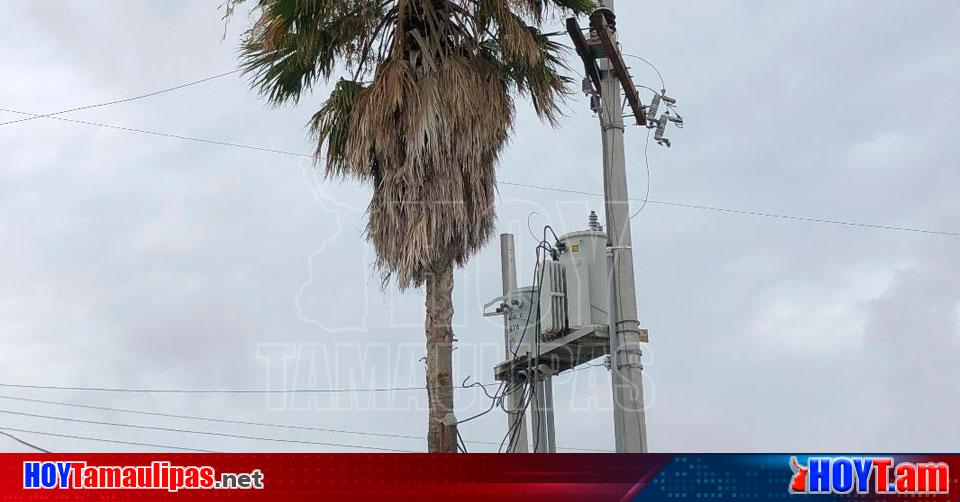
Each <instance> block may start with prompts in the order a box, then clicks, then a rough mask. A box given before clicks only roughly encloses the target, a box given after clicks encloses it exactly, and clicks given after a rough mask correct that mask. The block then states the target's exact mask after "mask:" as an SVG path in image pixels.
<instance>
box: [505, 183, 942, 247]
mask: <svg viewBox="0 0 960 502" xmlns="http://www.w3.org/2000/svg"><path fill="white" fill-rule="evenodd" d="M498 183H500V184H501V185H509V186H517V187H524V188H533V189H536V190H546V191H550V192H560V193H571V194H577V195H587V196H590V197H603V194H599V193H594V192H585V191H582V190H572V189H568V188H556V187H548V186H542V185H531V184H527V183H514V182H510V181H500V182H498ZM630 200H632V201H637V202H640V201H642V200H643V199H637V198H631V199H630ZM647 204H658V205H661V206H670V207H681V208H685V209H697V210H700V211H715V212H720V213H728V214H739V215H745V216H759V217H763V218H778V219H784V220H792V221H804V222H809V223H824V224H829V225H843V226H849V227H861V228H873V229H878V230H895V231H899V232H914V233H920V234H931V235H943V236H947V237H960V233H958V232H944V231H939V230H926V229H922V228H912V227H898V226H891V225H875V224H872V223H858V222H852V221H841V220H828V219H821V218H809V217H806V216H791V215H786V214H777V213H766V212H761V211H748V210H741V209H727V208H723V207H716V206H704V205H699V204H685V203H680V202H668V201H662V200H653V199H650V200H648V201H647Z"/></svg>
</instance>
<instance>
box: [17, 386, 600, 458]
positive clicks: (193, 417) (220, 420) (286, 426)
mask: <svg viewBox="0 0 960 502" xmlns="http://www.w3.org/2000/svg"><path fill="white" fill-rule="evenodd" d="M473 385H477V384H473ZM514 392H515V391H513V392H508V393H507V394H505V396H507V395H510V394H512V393H514ZM0 399H6V400H11V401H21V402H28V403H37V404H49V405H54V406H65V407H71V408H82V409H88V410H97V411H108V412H114V413H130V414H135V415H145V416H154V417H164V418H176V419H182V420H197V421H204V422H213V423H224V424H232V425H249V426H255V427H270V428H276V429H286V430H302V431H308V432H311V431H312V432H332V433H339V434H352V435H358V436H376V437H385V438H396V439H419V440H424V439H427V437H426V436H422V435H415V434H396V433H384V432H364V431H355V430H347V429H330V428H323V427H310V426H304V425H291V424H277V423H268V422H253V421H246V420H234V419H227V418H216V417H204V416H198V415H178V414H175V413H161V412H155V411H146V410H135V409H129V408H112V407H109V406H95V405H88V404H79V403H67V402H63V401H51V400H47V399H34V398H26V397H15V396H3V395H0ZM500 401H501V402H500V406H501V408H502V407H503V403H502V399H501V400H500ZM463 422H466V420H464V421H463ZM461 423H462V422H461ZM0 433H2V430H0ZM467 443H471V444H478V445H493V446H496V445H499V444H501V443H500V442H499V441H481V440H471V441H467ZM558 449H563V450H571V451H596V452H604V451H606V450H594V449H588V448H573V447H562V448H561V447H558Z"/></svg>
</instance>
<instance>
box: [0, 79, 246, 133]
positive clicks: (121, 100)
mask: <svg viewBox="0 0 960 502" xmlns="http://www.w3.org/2000/svg"><path fill="white" fill-rule="evenodd" d="M240 71H242V69H240V68H238V69H236V70H230V71H228V72H224V73H220V74H217V75H213V76H210V77H205V78H202V79H200V80H194V81H193V82H187V83H185V84H180V85H175V86H173V87H168V88H166V89H161V90H159V91H153V92H149V93H147V94H141V95H139V96H133V97H129V98H124V99H117V100H114V101H107V102H105V103H97V104H95V105H84V106H78V107H76V108H69V109H66V110H60V111H59V112H53V113H45V114H41V115H33V114H29V115H33V116H32V117H26V118H22V119H17V120H10V121H7V122H0V126H5V125H10V124H16V123H19V122H27V121H30V120H36V119H40V118H50V117H53V116H55V115H63V114H65V113H72V112H79V111H81V110H89V109H91V108H100V107H101V106H110V105H119V104H120V103H128V102H130V101H136V100H138V99H143V98H149V97H151V96H156V95H158V94H164V93H167V92H172V91H176V90H180V89H183V88H184V87H190V86H192V85H197V84H202V83H204V82H209V81H211V80H215V79H218V78H221V77H226V76H227V75H233V74H234V73H238V72H240ZM12 113H16V112H12Z"/></svg>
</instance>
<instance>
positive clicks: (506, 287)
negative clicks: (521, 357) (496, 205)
mask: <svg viewBox="0 0 960 502" xmlns="http://www.w3.org/2000/svg"><path fill="white" fill-rule="evenodd" d="M500 271H501V272H500V274H501V279H502V284H503V296H504V298H506V297H507V296H508V295H509V294H510V293H512V292H513V291H514V290H516V289H517V252H516V244H515V242H514V238H513V234H500ZM511 345H512V341H511V340H510V320H509V316H507V315H506V314H504V316H503V347H504V350H505V355H506V357H507V360H509V359H510V358H511V356H512V355H513V354H512V351H511ZM516 385H519V382H515V381H510V382H507V430H508V431H515V430H517V429H519V430H517V433H516V434H511V435H510V438H511V439H510V444H509V445H507V452H508V453H527V452H528V451H529V450H528V449H527V418H526V416H525V415H524V413H523V410H521V409H520V402H521V400H522V399H523V395H522V394H523V393H522V392H512V391H515V390H516V389H515V386H516Z"/></svg>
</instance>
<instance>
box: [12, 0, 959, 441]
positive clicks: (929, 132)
mask: <svg viewBox="0 0 960 502" xmlns="http://www.w3.org/2000/svg"><path fill="white" fill-rule="evenodd" d="M618 4H619V5H618V6H617V7H618V10H619V12H618V19H619V24H620V30H621V41H622V43H623V47H624V51H625V52H627V53H631V54H635V55H638V56H642V57H644V58H647V59H649V60H650V61H652V62H654V63H655V64H656V65H657V66H658V67H659V69H660V71H661V72H662V74H663V78H664V80H665V82H666V87H667V90H668V93H669V94H671V95H672V96H675V97H677V98H678V99H679V105H680V110H681V112H682V113H683V115H684V117H685V119H686V122H687V126H686V128H685V129H683V130H670V131H669V136H670V137H671V138H672V139H673V141H674V147H673V148H672V149H669V150H667V149H664V148H662V147H659V146H657V145H655V144H651V146H650V149H649V162H650V169H651V173H652V175H651V180H652V186H651V198H652V199H655V200H657V201H668V202H680V203H687V204H698V205H708V206H718V207H724V208H730V209H742V210H750V211H761V212H771V213H779V214H785V215H795V216H805V217H811V218H821V219H828V220H844V221H851V222H862V223H871V224H881V225H892V226H900V227H911V228H921V229H930V230H938V231H945V232H960V205H958V204H957V197H956V196H957V193H958V192H960V176H957V169H958V159H960V147H958V141H957V138H958V136H960V115H958V113H957V110H958V109H960V108H958V105H960V103H958V101H960V98H958V93H957V91H956V89H958V88H960V38H958V35H957V31H956V27H957V26H958V25H960V4H958V3H956V2H948V1H926V2H909V3H908V2H895V1H871V2H857V1H849V0H845V1H817V2H815V1H798V2H745V1H717V2H699V1H682V2H669V3H667V4H657V3H651V2H633V1H623V0H621V1H620V2H618ZM218 6H219V0H209V1H207V0H204V1H195V0H170V1H164V2H149V1H129V0H109V1H107V0H104V1H100V2H95V3H91V2H84V1H80V0H76V1H66V0H0V8H2V11H3V12H4V15H3V17H2V21H0V108H5V109H12V110H18V111H22V112H28V113H29V112H32V113H48V112H52V111H58V110H62V109H67V108H73V107H76V106H80V105H85V104H91V103H99V102H104V101H110V100H114V99H118V98H124V97H128V96H133V95H138V94H143V93H146V92H150V91H154V90H158V89H162V88H166V87H170V86H172V85H176V84H180V83H184V82H189V81H192V80H196V79H199V78H203V77H207V76H210V75H214V74H218V73H222V72H226V71H230V70H231V69H233V68H235V67H236V64H237V51H236V45H237V40H238V37H239V33H240V30H241V29H242V28H244V27H245V26H246V25H248V23H249V19H247V18H246V17H244V16H243V15H240V16H237V17H236V18H234V19H233V20H232V22H231V23H230V25H229V26H228V27H227V31H226V37H225V38H224V39H223V40H221V38H222V37H223V36H224V24H223V22H222V20H221V16H222V11H221V10H219V9H218ZM555 24H556V26H557V27H559V26H560V23H559V22H557V23H555ZM630 63H631V64H632V65H633V74H634V77H635V80H636V81H637V83H642V84H644V85H648V86H650V87H659V81H658V80H657V78H656V74H655V73H653V71H652V70H650V69H649V67H647V66H645V65H643V64H642V63H640V62H638V61H630ZM327 92H328V86H323V87H322V88H320V89H318V90H317V92H316V94H315V96H313V97H312V98H309V99H305V100H303V101H302V102H301V103H300V105H299V106H296V107H282V108H275V109H274V108H270V107H269V106H267V105H266V104H265V103H264V101H263V100H262V99H260V98H259V97H258V96H257V95H256V93H254V92H252V91H250V90H249V88H248V85H247V83H246V82H245V81H243V80H242V79H241V78H240V77H239V76H237V75H231V76H229V77H225V78H220V79H216V80H213V81H210V82H207V83H204V84H202V85H197V86H193V87H189V88H185V89H182V90H180V91H177V92H172V93H168V94H163V95H159V96H155V97H152V98H149V99H144V100H139V101H135V102H131V103H125V104H121V105H117V106H110V107H104V108H100V109H95V110H88V111H82V112H75V113H71V114H68V115H64V117H66V118H71V119H77V120H85V121H92V122H100V123H106V124H113V125H120V126H125V127H131V128H138V129H146V130H152V131H159V132H164V133H173V134H178V135H185V136H192V137H198V138H205V139H211V140H216V141H223V142H231V143H242V144H248V145H255V146H261V147H266V148H271V149H278V150H285V151H290V152H305V153H307V152H310V151H311V149H312V147H313V145H312V144H311V140H310V138H309V135H308V133H307V130H306V128H305V124H306V123H307V120H308V118H309V117H310V115H312V114H313V113H314V111H316V109H317V107H318V104H319V103H320V101H321V100H322V98H323V97H324V96H325V95H326V94H327ZM518 110H519V113H518V121H517V124H516V128H515V132H514V136H513V140H512V142H511V144H510V145H509V146H508V148H507V150H506V151H505V152H504V154H503V157H502V162H501V164H502V165H501V166H500V167H499V179H500V180H501V181H508V182H516V183H528V184H537V185H546V186H551V187H558V188H570V189H576V190H583V191H588V192H594V193H601V192H602V182H601V174H600V173H601V170H600V162H601V155H600V141H599V130H598V126H597V122H596V119H595V118H594V117H592V116H591V113H590V111H589V107H588V105H587V103H586V102H585V100H584V99H583V98H582V97H581V96H576V97H574V98H573V99H572V100H571V101H570V102H569V109H568V114H567V117H566V118H565V119H564V120H563V121H562V123H561V126H560V128H559V129H556V130H554V129H551V128H550V127H549V126H547V125H543V124H541V123H539V122H538V121H537V119H536V117H535V115H534V114H533V113H532V111H531V110H530V107H529V104H528V103H526V102H523V101H520V102H518ZM21 117H22V116H21V115H16V114H14V113H9V112H7V113H4V112H0V122H4V121H8V120H15V119H18V118H21ZM645 138H646V136H645V130H643V129H639V128H631V129H628V130H627V136H626V145H627V163H628V178H629V182H630V190H631V195H633V196H642V195H643V193H644V190H645V183H646V179H647V178H646V174H645V168H644V155H643V152H644V144H645ZM0 152H2V153H0V341H2V347H3V349H2V350H0V383H2V384H27V385H52V386H105V387H133V388H138V387H139V388H180V389H216V388H228V389H265V388H270V389H280V388H289V387H293V386H295V385H299V386H302V387H316V388H329V387H336V388H349V387H394V386H417V385H422V383H423V371H422V364H421V363H420V362H419V358H420V357H422V356H423V348H422V340H423V333H422V317H423V307H422V305H423V296H422V292H421V291H410V292H408V293H406V294H404V295H400V294H398V293H396V292H395V291H393V290H392V289H387V290H385V291H381V290H380V288H379V281H378V279H377V277H376V276H375V274H374V272H373V270H372V269H371V264H372V261H373V258H372V250H371V249H370V247H369V245H368V244H367V243H366V242H365V241H364V237H363V235H362V229H363V226H364V214H363V211H364V208H365V206H366V201H367V199H368V197H369V191H368V189H366V188H364V187H359V186H356V185H355V184H353V183H351V182H346V183H335V182H330V181H326V180H323V179H322V178H321V177H318V176H317V173H316V172H315V171H314V170H313V168H312V167H311V166H310V163H309V159H305V158H301V157H296V156H290V155H281V154H276V153H266V152H260V151H253V150H244V149H240V148H235V147H226V146H218V145H213V144H205V143H199V142H190V141H185V140H180V139H171V138H165V137H156V136H148V135H143V134H135V133H131V132H126V131H119V130H110V129H105V128H102V127H93V126H88V125H81V124H76V123H69V122H63V121H57V120H52V119H49V118H46V119H37V120H32V121H29V122H23V123H17V124H9V125H3V126H0ZM601 202H602V200H601V199H597V198H591V197H588V196H581V195H572V194H562V193H556V192H548V191H539V190H531V189H526V188H519V187H515V186H508V185H501V186H500V199H499V201H498V208H497V209H498V212H499V224H498V232H513V233H516V234H517V239H518V248H519V252H518V255H519V257H520V261H521V263H520V273H521V274H522V276H523V278H522V279H521V281H522V282H525V283H526V282H529V277H530V274H531V273H532V270H531V266H532V263H531V262H532V260H533V247H534V239H533V238H532V237H531V236H530V235H529V233H528V231H527V218H528V216H529V215H530V214H531V212H534V211H535V212H536V213H537V214H535V215H533V216H532V218H531V225H532V226H534V227H537V226H540V227H542V225H544V224H546V223H550V224H551V225H552V226H553V227H554V228H556V229H557V230H558V232H567V231H576V230H581V229H583V228H584V226H585V224H586V218H587V214H588V213H589V210H591V209H595V210H597V211H598V212H600V213H601V214H602V211H601V209H602V204H601ZM633 235H634V244H635V251H634V252H635V260H636V270H637V278H638V288H637V289H638V306H639V310H640V318H641V321H642V322H641V324H642V325H643V326H645V327H647V328H648V329H649V330H650V333H651V343H650V344H649V346H647V347H646V348H645V355H644V365H645V368H646V370H647V371H646V373H645V375H646V379H645V385H646V393H647V403H648V408H647V419H648V432H649V440H650V447H651V449H652V450H654V451H781V450H802V451H821V450H828V451H840V450H867V451H887V450H893V451H922V450H933V451H952V450H957V449H960V430H958V428H957V427H956V417H957V416H958V415H960V395H958V393H957V390H956V388H957V384H958V383H960V365H958V364H957V361H958V358H960V238H958V237H955V236H953V237H951V236H942V235H934V234H923V233H915V232H905V231H892V230H878V229H867V228H857V227H851V226H842V225H830V224H823V223H810V222H797V221H790V220H784V219H774V218H763V217H755V216H746V215H735V214H726V213H718V212H710V211H702V210H694V209H685V208H678V207H671V206H666V205H662V204H650V205H648V206H647V208H646V209H645V211H644V212H643V213H641V214H640V215H639V216H638V217H637V218H636V219H634V222H633ZM499 293H500V284H499V251H498V249H497V245H496V239H494V240H493V241H491V244H490V245H489V246H488V247H487V248H486V249H485V250H484V251H483V252H481V253H480V254H479V255H478V256H477V257H475V258H474V259H473V260H472V261H471V263H470V264H469V266H468V267H467V268H466V269H464V270H461V271H459V272H458V274H457V285H456V293H455V297H456V323H457V328H456V337H457V339H458V340H459V343H460V346H461V348H460V349H459V350H458V351H457V356H458V357H457V362H456V364H457V367H456V373H457V375H458V378H457V380H458V382H459V381H461V380H462V379H464V378H467V377H468V376H471V377H472V378H473V379H474V380H480V381H484V382H487V381H491V379H492V370H491V367H492V366H493V365H494V364H495V363H496V362H498V360H499V357H498V356H499V355H501V354H500V352H499V351H500V350H502V349H500V348H499V344H500V343H502V329H501V326H500V325H499V324H498V323H497V320H496V319H488V318H483V317H481V309H482V305H483V304H484V303H486V301H488V300H490V299H492V298H494V297H496V296H498V295H499ZM422 394H423V393H418V392H416V391H409V392H398V393H396V394H380V395H374V396H371V395H369V394H366V395H364V394H361V395H357V396H336V397H331V396H313V397H312V398H311V397H299V398H294V397H291V396H286V397H284V396H274V397H272V398H267V397H264V396H262V395H170V394H160V395H157V394H142V393H129V394H121V393H96V392H79V391H59V390H35V389H23V388H0V396H5V397H26V398H29V399H41V400H48V401H56V402H66V403H76V404H85V405H94V406H105V407H113V408H129V409H138V410H146V411H151V412H159V413H173V414H190V415H202V416H207V417H219V418H229V419H234V420H253V421H265V422H274V423H282V424H298V425H304V426H310V427H319V428H328V429H341V430H352V431H366V432H375V433H392V434H408V435H413V436H420V435H423V434H424V433H425V417H426V412H425V410H424V408H423V407H424V405H425V399H424V396H423V395H422ZM556 394H557V397H556V400H557V403H556V404H557V408H558V409H557V417H556V418H557V424H558V432H557V438H558V443H559V444H560V445H561V446H568V447H579V448H596V449H602V450H607V449H612V448H613V444H614V443H613V432H612V415H611V411H610V388H609V375H608V374H607V372H606V371H605V370H604V369H602V368H592V369H588V370H585V371H581V372H578V373H576V374H573V375H568V376H563V377H561V378H559V379H558V381H557V382H556ZM488 403H489V401H488V400H487V399H486V398H485V397H483V395H482V393H480V392H479V391H477V390H462V391H458V408H459V409H458V412H457V413H458V416H460V417H461V418H465V417H467V416H469V415H471V414H475V413H479V412H481V411H483V410H484V409H485V408H486V407H487V405H488ZM10 412H15V413H27V414H34V415H47V416H58V417H67V418H76V419H83V420H91V421H106V422H114V423H126V424H139V425H148V426H161V427H170V428H178V429H189V430H196V431H218V432H227V433H232V434H242V435H254V436H270V437H275V438H285V439H292V440H297V441H305V442H321V443H336V444H349V445H360V446H375V447H381V448H395V449H401V450H423V449H424V448H425V440H422V439H411V438H406V439H404V438H383V437H371V436H361V435H353V434H345V433H333V432H321V431H295V430H271V429H267V428H263V427H252V426H239V425H224V424H212V423H204V422H197V421H187V420H181V419H169V418H163V417H156V416H143V415H131V414H121V413H115V412H108V411H103V410H90V409H82V408H68V407H62V406H56V405H51V404H43V403H31V402H24V401H16V400H9V399H3V398H0V429H2V428H4V427H8V428H16V429H23V430H33V431H39V432H48V433H55V434H64V435H81V436H90V437H97V438H106V439H114V440H119V441H129V442H142V443H153V444H165V445H173V446H182V447H189V448H197V449H211V450H232V451H273V450H276V451H348V450H352V449H354V448H352V447H335V446H329V445H320V444H293V443H282V442H266V441H254V440H246V439H237V438H222V437H212V436H203V435H196V434H186V433H180V432H163V431H150V430H138V429H132V428H121V427H115V426H104V425H95V424H89V423H77V422H68V421H63V420H53V419H49V418H38V417H35V416H25V415H15V414H10ZM505 422H506V419H505V417H504V416H503V414H502V413H497V412H494V413H490V414H489V415H486V416H484V417H482V418H480V419H477V420H475V421H472V422H470V423H468V424H465V425H464V426H463V427H462V431H463V434H464V437H465V439H466V440H467V441H468V442H469V441H493V442H497V443H498V442H499V441H500V439H501V438H502V437H503V434H504V430H505ZM15 434H18V435H19V436H21V437H22V438H24V439H27V440H28V441H30V442H32V443H34V444H37V445H40V446H42V447H44V448H47V449H49V450H54V451H58V450H59V451H62V450H81V451H125V450H149V449H151V447H147V446H136V445H127V444H109V443H102V442H91V441H88V440H79V439H67V438H64V437H54V436H42V435H37V434H32V433H22V432H21V433H15ZM468 446H469V447H470V449H471V451H490V450H495V449H496V446H493V445H489V444H476V443H470V444H468ZM0 447H2V448H8V449H22V448H23V447H22V446H21V445H19V444H18V443H15V442H13V441H12V440H7V439H4V440H3V441H2V442H0Z"/></svg>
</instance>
